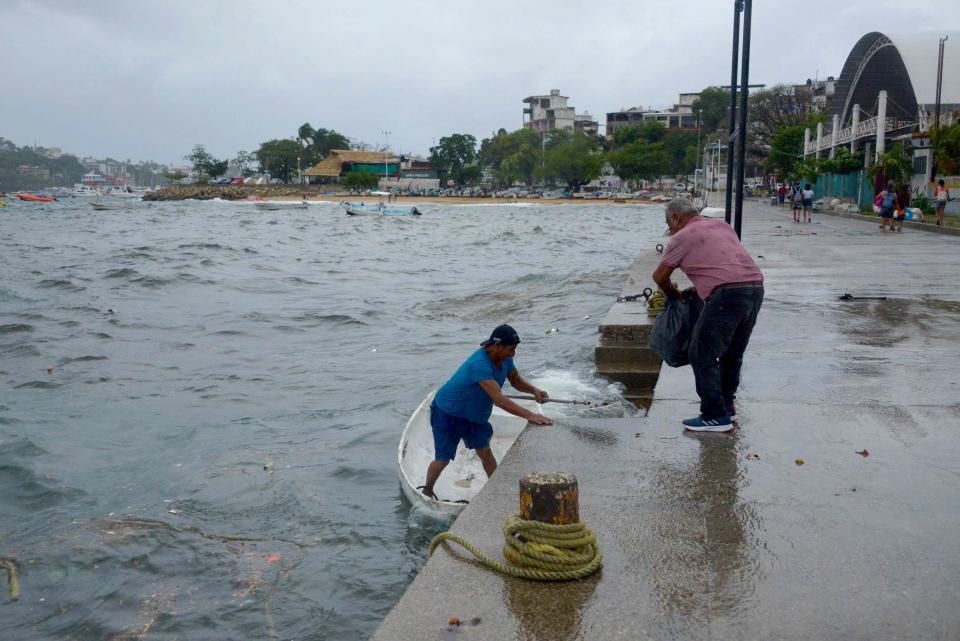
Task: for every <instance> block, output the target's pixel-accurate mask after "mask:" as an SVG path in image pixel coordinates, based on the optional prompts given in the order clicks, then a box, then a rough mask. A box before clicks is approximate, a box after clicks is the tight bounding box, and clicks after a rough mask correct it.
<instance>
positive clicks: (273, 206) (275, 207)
mask: <svg viewBox="0 0 960 641" xmlns="http://www.w3.org/2000/svg"><path fill="white" fill-rule="evenodd" d="M253 206H254V207H256V208H257V209H260V210H263V211H279V210H282V209H306V208H307V207H309V205H308V204H307V202H306V201H303V202H300V203H295V202H290V203H276V202H267V203H263V202H260V203H254V204H253Z"/></svg>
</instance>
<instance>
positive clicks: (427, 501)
mask: <svg viewBox="0 0 960 641" xmlns="http://www.w3.org/2000/svg"><path fill="white" fill-rule="evenodd" d="M433 397H434V392H430V393H429V394H428V395H427V397H426V398H425V399H423V401H422V402H421V403H420V405H419V406H418V407H417V409H416V411H415V412H414V413H413V414H412V415H411V416H410V419H409V420H408V421H407V425H406V427H405V428H404V430H403V434H402V435H401V437H400V445H399V447H398V449H397V466H398V468H399V472H400V487H401V488H402V490H403V494H404V496H406V497H407V500H408V501H410V503H411V504H413V505H414V506H416V507H419V508H421V509H422V510H424V511H425V512H427V513H429V514H432V515H434V516H437V517H441V518H442V517H451V516H456V515H457V514H459V513H460V512H461V510H463V508H465V507H466V506H467V504H468V503H469V502H470V500H472V499H473V497H475V496H476V495H477V493H478V492H480V490H481V489H482V488H483V486H484V485H485V484H486V482H487V475H486V473H485V472H484V471H483V464H482V463H481V462H480V459H479V457H477V453H476V452H475V451H474V450H468V449H467V448H466V447H464V445H463V443H460V445H459V446H458V447H457V455H456V457H455V458H454V460H452V461H450V464H449V465H447V467H446V469H444V471H443V474H441V475H440V478H439V479H438V480H437V483H436V485H435V486H434V493H435V494H436V495H437V497H439V498H440V500H439V501H437V500H434V499H432V498H430V497H428V496H425V495H424V494H423V492H421V491H420V490H418V489H417V486H419V485H423V481H424V479H425V478H426V474H427V466H428V465H430V462H431V461H432V460H433V453H434V450H433V429H432V427H431V426H430V403H432V402H433ZM518 405H521V406H523V407H525V408H526V409H530V410H535V409H536V407H537V405H536V403H533V402H530V401H520V402H518ZM490 424H491V425H493V438H491V440H490V449H491V450H492V451H493V456H494V458H496V459H497V460H498V461H500V460H501V459H502V458H503V456H504V455H505V454H506V453H507V451H508V450H509V449H510V447H511V446H512V445H513V443H514V442H515V441H516V440H517V437H518V436H520V433H521V432H522V431H523V429H524V428H525V427H526V425H527V421H526V419H523V418H520V417H518V416H514V415H512V414H508V413H507V412H505V411H503V410H501V409H500V408H498V407H494V408H493V414H492V415H491V416H490Z"/></svg>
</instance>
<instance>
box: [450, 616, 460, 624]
mask: <svg viewBox="0 0 960 641" xmlns="http://www.w3.org/2000/svg"><path fill="white" fill-rule="evenodd" d="M447 625H460V617H450V620H449V621H447Z"/></svg>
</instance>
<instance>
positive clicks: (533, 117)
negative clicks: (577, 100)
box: [523, 89, 577, 131]
mask: <svg viewBox="0 0 960 641" xmlns="http://www.w3.org/2000/svg"><path fill="white" fill-rule="evenodd" d="M568 100H570V97H569V96H561V95H560V90H559V89H551V90H550V94H549V95H546V96H528V97H526V98H524V99H523V102H524V103H525V104H527V105H529V107H524V108H523V126H524V127H529V128H530V129H534V130H536V131H552V130H554V129H566V130H568V131H573V130H574V129H575V128H576V120H577V115H576V110H575V109H574V108H573V107H570V106H569V105H567V101H568Z"/></svg>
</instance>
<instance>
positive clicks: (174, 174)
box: [161, 169, 187, 185]
mask: <svg viewBox="0 0 960 641" xmlns="http://www.w3.org/2000/svg"><path fill="white" fill-rule="evenodd" d="M161 175H162V176H163V177H164V178H166V179H167V181H169V182H172V183H173V184H174V185H179V184H180V181H181V180H183V179H184V178H186V177H187V174H186V172H183V171H181V170H179V169H174V170H168V171H165V172H163V174H161Z"/></svg>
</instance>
